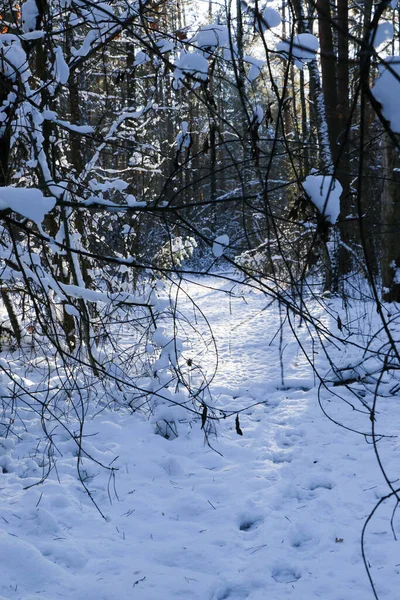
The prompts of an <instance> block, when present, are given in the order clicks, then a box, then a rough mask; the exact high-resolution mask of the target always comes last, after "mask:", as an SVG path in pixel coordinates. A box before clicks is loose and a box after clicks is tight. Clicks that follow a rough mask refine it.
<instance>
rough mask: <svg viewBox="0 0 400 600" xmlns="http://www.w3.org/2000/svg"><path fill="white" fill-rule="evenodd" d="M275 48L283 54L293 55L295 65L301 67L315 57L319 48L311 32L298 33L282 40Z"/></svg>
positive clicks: (316, 39)
mask: <svg viewBox="0 0 400 600" xmlns="http://www.w3.org/2000/svg"><path fill="white" fill-rule="evenodd" d="M276 50H277V51H278V52H281V53H282V54H284V55H285V56H288V57H293V59H294V62H295V65H296V66H297V67H298V68H299V69H302V68H303V66H304V64H306V63H308V62H310V61H311V60H313V59H314V58H315V55H316V53H317V52H318V50H319V41H318V38H317V37H315V35H312V34H311V33H299V35H295V36H294V37H293V39H292V40H283V41H282V42H279V43H278V44H277V45H276Z"/></svg>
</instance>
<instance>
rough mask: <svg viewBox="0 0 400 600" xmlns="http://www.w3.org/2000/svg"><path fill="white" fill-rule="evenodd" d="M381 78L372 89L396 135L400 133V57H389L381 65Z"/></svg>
mask: <svg viewBox="0 0 400 600" xmlns="http://www.w3.org/2000/svg"><path fill="white" fill-rule="evenodd" d="M379 73H380V75H379V77H378V79H377V80H376V82H375V85H374V87H373V88H372V93H373V95H374V97H375V99H376V100H377V101H378V102H379V103H380V104H381V105H382V115H383V116H384V117H385V119H386V120H387V121H389V122H390V127H391V129H392V131H394V132H395V133H400V109H399V93H400V56H389V57H388V58H386V59H385V61H384V63H383V64H381V65H379Z"/></svg>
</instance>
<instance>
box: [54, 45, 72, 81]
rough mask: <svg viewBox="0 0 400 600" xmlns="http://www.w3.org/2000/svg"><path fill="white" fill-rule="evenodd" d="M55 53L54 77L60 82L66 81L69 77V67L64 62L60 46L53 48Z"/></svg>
mask: <svg viewBox="0 0 400 600" xmlns="http://www.w3.org/2000/svg"><path fill="white" fill-rule="evenodd" d="M54 54H55V57H56V59H55V77H56V80H57V81H59V82H60V83H62V84H65V83H67V81H68V79H69V67H68V65H67V63H66V62H65V58H64V55H63V51H62V49H61V48H59V47H57V48H55V50H54Z"/></svg>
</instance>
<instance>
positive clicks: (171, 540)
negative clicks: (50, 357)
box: [0, 277, 400, 600]
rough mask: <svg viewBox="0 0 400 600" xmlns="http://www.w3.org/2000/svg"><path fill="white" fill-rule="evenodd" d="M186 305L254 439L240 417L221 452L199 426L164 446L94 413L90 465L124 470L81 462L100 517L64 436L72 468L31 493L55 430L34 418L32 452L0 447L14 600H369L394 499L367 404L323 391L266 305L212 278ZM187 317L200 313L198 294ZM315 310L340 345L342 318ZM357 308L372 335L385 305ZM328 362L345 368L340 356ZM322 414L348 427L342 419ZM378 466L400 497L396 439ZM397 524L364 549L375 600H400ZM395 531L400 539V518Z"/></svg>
mask: <svg viewBox="0 0 400 600" xmlns="http://www.w3.org/2000/svg"><path fill="white" fill-rule="evenodd" d="M186 290H187V291H189V292H190V295H191V296H192V297H193V298H194V299H195V300H196V302H197V303H198V305H199V306H200V308H201V309H202V310H203V311H204V312H205V314H206V316H207V317H208V319H209V321H210V324H211V326H212V329H213V332H214V335H215V338H216V341H217V346H218V357H219V370H218V373H217V376H216V377H215V379H214V380H213V382H212V384H211V392H212V398H213V403H214V406H215V408H216V409H218V408H219V409H221V410H222V409H223V410H224V411H227V412H229V411H236V410H238V409H243V411H242V412H241V413H240V427H241V429H242V431H243V436H239V435H238V434H237V432H236V428H235V420H234V418H231V419H226V420H222V421H221V422H220V423H219V425H218V427H217V437H212V436H211V437H210V440H209V441H210V444H211V446H212V448H211V447H209V446H208V445H207V444H204V434H203V432H202V431H201V429H200V423H198V422H196V423H192V425H191V426H190V425H189V424H182V425H180V426H179V427H180V434H179V436H178V437H177V438H176V439H173V440H166V439H164V438H163V437H161V436H160V435H156V434H155V433H154V424H152V423H150V422H148V421H147V420H146V419H144V418H143V417H141V416H140V415H138V413H135V414H130V413H128V412H125V411H124V410H122V409H121V410H114V411H108V410H102V411H100V412H99V410H98V407H96V406H95V403H94V405H93V408H92V409H91V411H89V414H88V417H87V418H86V425H85V427H86V429H85V435H86V438H85V449H86V451H88V452H90V453H91V455H92V456H93V457H95V458H96V459H97V460H98V461H100V462H102V463H103V464H107V465H112V466H113V467H117V468H118V471H117V472H116V473H115V478H114V477H113V476H110V471H107V470H106V469H103V468H101V467H99V466H97V465H96V463H93V462H90V461H88V460H84V469H85V470H86V471H85V475H86V483H87V485H88V487H89V488H90V490H91V492H92V494H93V497H94V498H95V501H96V502H97V504H98V506H99V507H100V509H101V511H102V512H103V514H104V516H105V518H103V517H102V516H101V514H100V513H99V512H98V511H97V510H96V509H95V507H94V505H93V503H92V502H91V500H90V498H89V497H88V495H87V494H86V493H85V490H84V488H83V487H82V484H81V483H80V482H79V480H78V477H77V473H76V451H77V446H76V443H75V442H74V440H71V439H70V436H68V435H67V434H65V436H64V438H63V436H62V435H61V434H60V433H58V434H57V448H58V451H59V453H60V454H59V456H58V459H57V470H55V469H53V471H52V472H51V473H50V475H49V477H48V478H47V479H46V480H45V481H44V483H43V484H41V485H34V484H35V483H37V482H38V480H40V477H41V473H42V470H41V468H40V455H38V454H37V452H36V447H37V445H38V440H39V439H42V438H43V432H42V428H41V422H40V415H39V416H38V415H36V414H34V413H32V412H30V411H29V409H28V408H26V409H25V410H24V411H23V423H24V424H25V426H24V425H23V423H22V421H21V424H20V426H19V425H18V424H14V429H15V430H18V431H19V434H20V438H19V439H16V438H15V437H8V438H6V439H5V438H1V437H0V466H2V467H3V471H4V472H3V474H0V488H1V496H0V565H1V567H0V574H1V576H0V597H1V598H2V599H4V598H7V599H9V600H17V599H22V600H33V599H35V600H38V599H42V600H53V599H57V598H64V599H68V600H128V599H129V600H131V599H132V600H133V599H139V600H172V599H179V598H181V599H182V600H191V599H193V600H225V599H227V600H245V599H248V600H283V599H284V598H292V599H296V600H309V599H311V598H321V599H323V600H366V599H368V598H371V599H372V598H373V597H374V596H373V592H372V589H371V586H370V583H369V580H368V577H367V573H366V570H365V567H364V562H363V558H362V551H361V541H360V539H361V534H362V529H363V525H364V523H365V521H366V519H367V517H368V515H369V514H370V512H371V510H372V509H373V508H374V506H375V505H376V503H377V502H378V500H379V499H380V498H381V497H382V496H385V495H386V494H388V492H389V488H388V486H387V485H386V484H385V481H384V479H383V476H382V473H381V471H380V469H379V467H378V463H377V460H376V456H375V451H374V447H373V444H371V439H370V438H369V437H366V436H364V435H362V433H354V432H353V431H351V429H357V430H359V431H361V432H367V433H368V432H370V430H371V421H370V416H369V413H368V411H367V410H364V411H362V412H360V411H359V410H354V409H353V408H352V406H351V405H350V404H353V405H354V406H355V407H356V408H357V409H360V407H361V408H362V405H361V404H359V403H358V404H357V403H355V402H354V400H353V398H352V397H351V395H350V393H349V392H347V391H346V390H345V389H344V387H343V386H336V387H328V389H324V388H321V389H320V388H319V382H318V380H317V378H316V377H315V375H314V372H313V370H312V368H311V366H310V362H309V360H307V358H306V357H305V356H304V354H303V353H302V352H301V351H300V349H299V345H298V343H297V341H296V340H295V339H294V336H293V334H292V333H291V331H290V328H289V323H288V322H287V320H286V322H285V324H284V326H283V329H280V325H281V317H284V315H280V313H279V308H278V307H277V306H276V305H275V304H273V305H268V300H267V299H266V298H265V297H264V296H263V295H262V294H261V293H259V292H257V291H255V290H253V291H250V290H246V289H245V288H243V287H240V286H233V285H232V284H229V283H226V282H223V281H221V280H217V279H213V278H211V277H209V278H203V279H202V280H201V281H199V280H197V281H193V282H191V283H187V284H186ZM227 290H231V291H232V293H231V294H226V291H227ZM181 302H182V305H181V308H182V310H183V311H185V310H186V311H187V313H188V314H189V313H190V305H189V301H188V300H187V299H186V300H185V296H184V295H182V300H181ZM335 302H337V305H336V304H335ZM335 307H336V308H337V309H338V310H339V302H338V301H332V309H334V308H335ZM315 310H316V311H318V310H319V311H320V314H319V316H320V319H321V322H326V324H327V325H329V326H330V327H331V328H332V329H333V330H334V328H335V327H336V320H335V317H334V316H332V317H330V316H329V315H328V313H327V312H326V311H325V310H323V309H322V308H320V309H318V308H316V309H315ZM356 310H357V311H359V313H360V319H362V317H363V315H364V321H363V322H365V323H366V327H367V326H369V323H370V319H369V315H373V314H374V313H373V307H372V306H371V307H368V306H367V305H363V306H361V305H360V306H359V307H358V308H357V307H356ZM333 314H334V315H335V314H336V313H335V311H334V310H333ZM365 315H367V316H365ZM342 317H343V321H345V319H344V316H343V314H342ZM371 318H372V317H371ZM373 318H376V317H373ZM330 321H332V322H330ZM359 322H360V321H358V323H359ZM198 327H199V328H201V327H202V324H201V323H199V324H198ZM296 332H297V334H298V336H299V339H300V341H301V342H302V344H303V346H304V348H305V350H306V352H307V355H308V359H310V360H311V362H313V363H314V364H315V365H316V366H317V367H318V369H319V371H320V372H323V373H324V374H328V377H329V368H330V367H329V363H328V360H327V358H326V356H325V353H324V351H323V350H322V349H321V347H320V346H319V345H318V344H317V343H316V342H315V340H314V342H313V341H312V340H311V339H310V336H309V334H308V332H307V328H306V326H305V324H304V323H303V324H302V326H300V323H296ZM338 334H339V331H338ZM330 348H331V353H332V356H334V357H336V358H337V360H339V359H340V360H341V361H342V362H343V360H344V359H343V358H342V357H341V353H343V351H342V350H340V348H338V349H336V350H335V349H334V348H333V347H332V346H331V347H330ZM335 352H336V355H335ZM212 360H213V355H212V353H211V355H210V358H208V357H207V356H206V355H203V356H202V361H203V363H202V365H203V368H207V361H210V365H209V367H210V370H211V367H212ZM346 360H347V361H348V360H349V357H348V356H347V357H346ZM345 362H346V361H344V362H343V364H344V363H345ZM365 389H368V388H365ZM318 392H320V394H319V397H318ZM332 392H334V394H332ZM335 394H337V395H335ZM339 394H340V395H341V396H342V397H339ZM343 398H344V400H347V402H348V403H346V402H345V401H344V400H343ZM364 400H365V402H369V403H370V402H371V399H368V397H365V398H364ZM319 401H320V403H321V405H322V407H323V409H324V410H325V412H327V413H328V414H329V415H330V416H331V417H332V418H334V419H335V420H337V421H339V422H340V423H342V424H344V425H346V427H347V429H346V428H343V427H339V426H338V425H335V424H334V423H333V422H332V421H331V420H329V419H328V418H327V417H326V416H325V415H324V413H323V411H322V410H321V407H320V403H319ZM91 415H92V418H91ZM0 421H1V419H0ZM28 424H29V427H27V425H28ZM18 427H19V429H18ZM399 427H400V402H399V398H398V397H396V396H395V395H390V394H388V397H387V398H386V399H380V400H379V404H378V406H377V417H376V429H377V432H378V433H380V434H390V435H391V436H396V435H397V434H398V433H399ZM71 428H72V429H74V424H73V418H72V417H71ZM379 450H380V452H381V455H382V457H383V461H384V465H385V467H386V469H387V473H388V476H389V478H390V479H391V480H392V481H395V480H396V479H397V478H398V477H399V476H400V468H399V460H398V456H399V440H398V438H397V437H385V438H382V439H381V441H380V442H379ZM29 486H32V487H29ZM394 508H395V504H394V501H393V499H390V500H389V501H387V502H383V503H382V505H381V506H380V508H379V509H378V510H377V511H376V513H375V515H374V517H373V519H371V521H370V523H369V526H368V528H367V531H366V536H365V552H366V560H367V561H368V565H369V567H370V573H371V576H372V578H373V580H374V582H375V584H376V590H377V593H378V594H379V597H380V598H382V599H391V600H397V599H398V598H400V591H399V590H400V548H399V543H398V542H397V541H396V539H395V537H394V535H393V531H392V529H391V517H392V513H393V509H394ZM392 525H393V530H394V531H395V532H397V534H398V535H399V534H400V524H399V518H398V516H397V513H395V514H394V517H393V520H392Z"/></svg>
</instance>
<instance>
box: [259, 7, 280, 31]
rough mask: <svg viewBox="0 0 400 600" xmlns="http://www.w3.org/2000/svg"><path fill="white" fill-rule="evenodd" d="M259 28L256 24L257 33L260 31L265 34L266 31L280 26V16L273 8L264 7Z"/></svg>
mask: <svg viewBox="0 0 400 600" xmlns="http://www.w3.org/2000/svg"><path fill="white" fill-rule="evenodd" d="M260 20H261V27H260V25H259V24H258V23H257V25H256V29H257V31H261V33H265V31H267V30H268V29H273V28H274V27H279V25H280V24H281V21H282V20H281V16H280V14H279V13H278V11H276V10H275V9H274V8H270V7H269V6H267V7H266V9H265V10H264V12H263V14H262V16H261V19H260Z"/></svg>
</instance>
